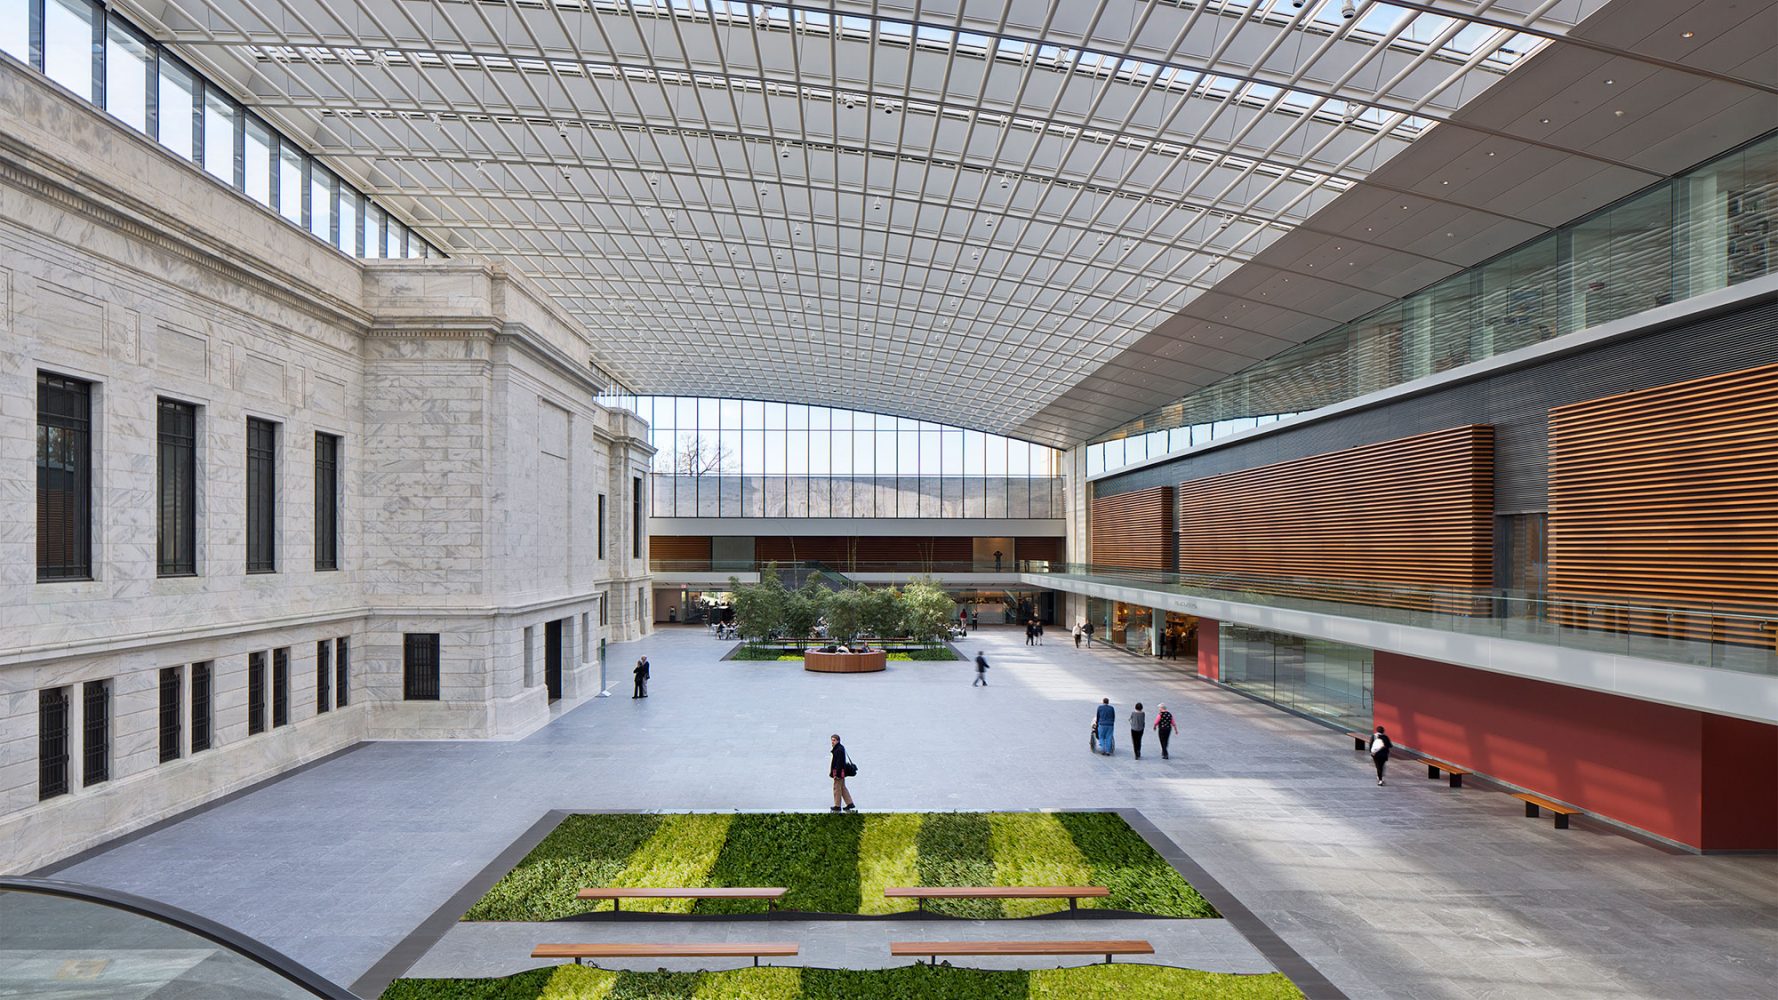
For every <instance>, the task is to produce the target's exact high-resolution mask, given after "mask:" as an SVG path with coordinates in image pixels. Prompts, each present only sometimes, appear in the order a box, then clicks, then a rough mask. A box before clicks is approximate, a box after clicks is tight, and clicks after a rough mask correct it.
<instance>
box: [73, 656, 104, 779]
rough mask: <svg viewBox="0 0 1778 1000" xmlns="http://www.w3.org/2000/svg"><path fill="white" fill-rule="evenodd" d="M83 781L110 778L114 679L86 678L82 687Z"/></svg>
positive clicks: (81, 738) (81, 755)
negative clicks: (87, 679) (92, 679)
mask: <svg viewBox="0 0 1778 1000" xmlns="http://www.w3.org/2000/svg"><path fill="white" fill-rule="evenodd" d="M80 740H81V742H80V784H81V787H83V788H91V787H92V786H94V785H98V784H103V783H104V782H107V781H110V780H111V681H110V679H106V680H98V681H87V682H86V683H85V684H82V685H81V690H80Z"/></svg>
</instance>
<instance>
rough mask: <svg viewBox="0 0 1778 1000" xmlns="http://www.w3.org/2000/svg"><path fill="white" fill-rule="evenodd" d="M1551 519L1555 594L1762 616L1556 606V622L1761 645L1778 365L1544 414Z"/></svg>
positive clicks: (1771, 542)
mask: <svg viewBox="0 0 1778 1000" xmlns="http://www.w3.org/2000/svg"><path fill="white" fill-rule="evenodd" d="M1549 528H1550V595H1551V597H1552V598H1556V597H1578V598H1585V597H1593V598H1602V597H1608V598H1611V599H1615V601H1617V602H1619V603H1626V604H1631V605H1649V606H1653V607H1657V608H1663V609H1668V608H1696V609H1708V608H1711V607H1713V606H1723V607H1724V609H1725V610H1729V609H1733V608H1737V607H1739V608H1744V609H1764V610H1765V611H1766V617H1765V619H1762V618H1761V617H1760V616H1759V615H1758V614H1757V613H1756V614H1754V615H1750V616H1747V617H1744V618H1743V617H1721V618H1717V617H1713V616H1711V615H1707V614H1692V615H1688V614H1683V613H1681V614H1675V615H1671V616H1670V615H1668V614H1667V613H1666V612H1665V611H1664V610H1663V611H1661V612H1658V613H1637V612H1632V611H1625V610H1612V609H1610V608H1606V607H1597V606H1594V607H1567V608H1564V607H1561V606H1558V607H1557V608H1556V609H1555V611H1556V612H1558V613H1559V616H1558V620H1560V621H1564V622H1565V623H1567V624H1571V625H1584V626H1587V627H1592V628H1605V629H1612V630H1618V631H1628V632H1639V633H1646V634H1652V635H1671V636H1675V637H1680V638H1694V639H1700V638H1713V639H1726V640H1729V641H1740V642H1748V643H1761V644H1763V643H1770V642H1772V641H1773V637H1774V634H1773V631H1772V628H1771V626H1770V625H1769V624H1767V622H1768V621H1769V622H1771V623H1778V615H1772V614H1771V613H1770V612H1771V609H1775V608H1778V364H1774V365H1762V366H1760V367H1758V368H1748V369H1745V370H1742V371H1738V372H1730V373H1728V374H1725V375H1713V376H1710V377H1707V378H1700V379H1692V380H1690V381H1686V382H1679V383H1675V384H1673V385H1666V386H1660V387H1657V388H1654V389H1643V390H1639V391H1637V392H1630V393H1624V394H1622V395H1617V396H1607V397H1605V398H1603V399H1593V400H1588V401H1586V402H1584V403H1574V404H1571V405H1568V406H1559V407H1556V408H1554V409H1552V410H1550V516H1549ZM1598 603H1600V604H1606V603H1610V602H1609V601H1600V602H1598Z"/></svg>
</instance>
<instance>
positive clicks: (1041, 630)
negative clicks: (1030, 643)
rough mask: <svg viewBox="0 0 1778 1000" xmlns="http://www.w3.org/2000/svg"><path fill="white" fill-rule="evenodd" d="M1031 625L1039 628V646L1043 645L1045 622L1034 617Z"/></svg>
mask: <svg viewBox="0 0 1778 1000" xmlns="http://www.w3.org/2000/svg"><path fill="white" fill-rule="evenodd" d="M1031 627H1032V628H1034V629H1036V630H1037V644H1038V645H1039V646H1041V645H1043V622H1042V621H1040V620H1038V619H1036V618H1033V619H1031Z"/></svg>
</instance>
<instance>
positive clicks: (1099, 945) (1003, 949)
mask: <svg viewBox="0 0 1778 1000" xmlns="http://www.w3.org/2000/svg"><path fill="white" fill-rule="evenodd" d="M889 954H891V955H901V956H907V955H913V956H916V957H918V956H920V955H925V956H927V957H928V958H930V959H931V960H932V964H933V965H937V964H938V958H939V956H940V955H944V956H946V957H955V956H959V955H1000V956H1019V957H1028V956H1033V955H1104V956H1105V962H1106V964H1108V965H1109V964H1110V963H1111V956H1113V955H1152V954H1154V945H1152V944H1149V943H1148V942H1147V941H891V942H889Z"/></svg>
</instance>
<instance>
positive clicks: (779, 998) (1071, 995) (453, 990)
mask: <svg viewBox="0 0 1778 1000" xmlns="http://www.w3.org/2000/svg"><path fill="white" fill-rule="evenodd" d="M1302 996H1303V995H1302V993H1301V991H1299V990H1298V989H1297V988H1296V987H1295V986H1294V985H1292V983H1291V982H1290V980H1289V979H1286V978H1285V977H1284V976H1283V975H1282V974H1280V973H1276V972H1273V973H1268V974H1266V975H1262V976H1238V975H1231V974H1228V973H1216V972H1199V971H1198V970H1196V969H1175V968H1171V967H1168V966H1163V965H1136V964H1129V963H1124V964H1118V965H1084V966H1074V967H1070V968H1066V969H1035V970H1030V971H1026V970H992V971H990V970H986V969H967V968H955V967H952V966H942V965H941V966H939V967H938V968H930V967H926V966H918V965H913V966H901V967H899V968H893V969H866V970H856V971H854V970H845V969H799V968H785V967H778V968H761V969H736V970H733V971H725V972H612V971H610V970H607V969H598V968H593V967H590V966H587V967H582V966H574V965H563V966H554V967H551V968H547V969H532V970H530V971H529V972H521V973H519V974H518V975H514V976H507V977H506V978H504V979H398V980H396V981H395V982H393V983H391V984H390V985H389V988H388V989H387V990H385V991H384V992H383V996H382V1000H642V998H646V997H677V998H684V1000H1149V998H1155V1000H1162V998H1167V1000H1189V998H1215V1000H1302Z"/></svg>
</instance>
